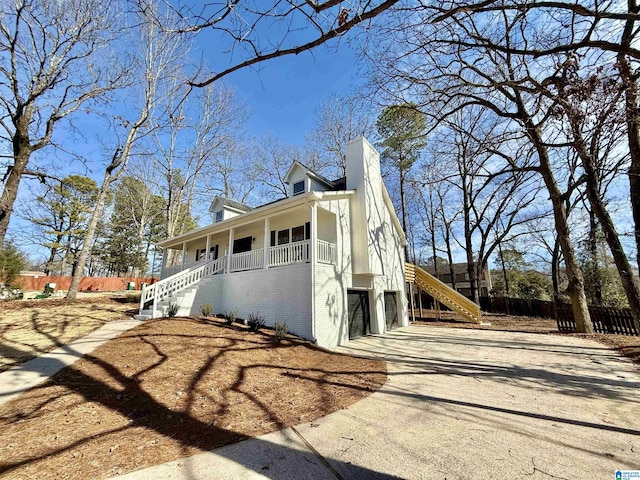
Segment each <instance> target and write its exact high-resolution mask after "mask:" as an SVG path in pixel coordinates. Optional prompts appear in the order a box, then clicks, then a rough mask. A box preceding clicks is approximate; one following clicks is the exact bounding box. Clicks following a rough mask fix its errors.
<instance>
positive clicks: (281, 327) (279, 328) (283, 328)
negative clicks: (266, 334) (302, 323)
mask: <svg viewBox="0 0 640 480" xmlns="http://www.w3.org/2000/svg"><path fill="white" fill-rule="evenodd" d="M287 333H289V327H287V323H286V322H285V323H280V322H278V321H277V320H276V323H275V325H274V326H273V338H274V339H275V341H276V342H280V340H283V339H284V337H286V336H287Z"/></svg>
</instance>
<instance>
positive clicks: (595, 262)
mask: <svg viewBox="0 0 640 480" xmlns="http://www.w3.org/2000/svg"><path fill="white" fill-rule="evenodd" d="M589 262H590V263H591V275H592V283H593V285H592V288H593V299H592V301H593V303H594V304H595V305H602V275H601V270H600V261H599V259H598V222H597V221H596V215H595V213H594V211H593V208H592V209H591V210H589Z"/></svg>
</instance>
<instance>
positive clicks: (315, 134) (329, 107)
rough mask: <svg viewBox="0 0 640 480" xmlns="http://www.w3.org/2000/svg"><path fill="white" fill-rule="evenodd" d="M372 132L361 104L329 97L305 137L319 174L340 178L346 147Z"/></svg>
mask: <svg viewBox="0 0 640 480" xmlns="http://www.w3.org/2000/svg"><path fill="white" fill-rule="evenodd" d="M374 130H375V129H374V121H373V118H372V117H371V115H370V114H369V112H368V111H367V109H366V107H365V106H364V105H363V103H362V101H361V100H359V99H357V98H352V97H351V98H350V97H346V96H339V95H333V96H331V97H329V98H328V99H326V100H325V101H323V102H322V103H321V104H320V107H319V108H318V110H317V112H316V115H315V127H314V129H313V130H312V131H311V132H310V133H309V134H308V135H307V143H308V144H309V145H310V148H311V149H312V150H313V151H314V152H316V154H317V156H318V157H319V159H320V160H319V163H320V168H319V172H320V173H325V174H327V175H330V176H332V177H336V178H337V177H344V176H345V175H346V174H347V144H348V143H349V142H350V141H351V140H354V139H356V138H358V137H362V136H370V134H371V133H372V132H373V131H374Z"/></svg>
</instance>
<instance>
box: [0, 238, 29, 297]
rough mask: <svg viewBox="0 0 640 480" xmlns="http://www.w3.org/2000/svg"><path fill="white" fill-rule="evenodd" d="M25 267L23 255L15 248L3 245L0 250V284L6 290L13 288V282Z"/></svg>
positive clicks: (7, 244) (6, 244)
mask: <svg viewBox="0 0 640 480" xmlns="http://www.w3.org/2000/svg"><path fill="white" fill-rule="evenodd" d="M25 266H26V261H25V259H24V255H22V253H21V252H20V251H19V250H18V249H17V248H16V247H14V246H13V245H11V244H10V243H5V246H4V248H0V282H2V283H4V284H5V286H6V287H7V288H11V287H13V286H14V280H15V279H16V277H17V276H18V275H20V270H22V269H24V268H25Z"/></svg>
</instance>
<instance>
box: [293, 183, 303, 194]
mask: <svg viewBox="0 0 640 480" xmlns="http://www.w3.org/2000/svg"><path fill="white" fill-rule="evenodd" d="M301 193H304V180H300V181H299V182H296V183H294V184H293V194H294V195H299V194H301Z"/></svg>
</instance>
